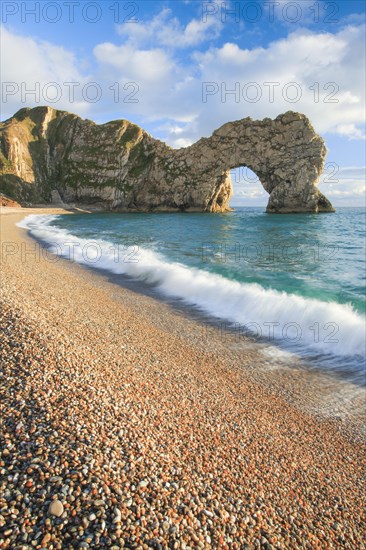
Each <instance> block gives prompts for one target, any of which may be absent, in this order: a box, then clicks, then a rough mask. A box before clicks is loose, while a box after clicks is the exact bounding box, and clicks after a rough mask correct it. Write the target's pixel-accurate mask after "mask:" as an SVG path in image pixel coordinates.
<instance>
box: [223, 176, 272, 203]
mask: <svg viewBox="0 0 366 550" xmlns="http://www.w3.org/2000/svg"><path fill="white" fill-rule="evenodd" d="M230 177H231V183H232V186H233V195H232V197H231V199H230V203H229V205H230V207H232V208H235V207H237V206H266V205H267V202H268V193H267V191H266V190H265V188H264V187H263V184H262V182H261V180H260V178H259V177H258V175H257V174H256V173H255V172H254V171H253V170H251V168H249V166H238V167H236V168H232V169H231V170H230Z"/></svg>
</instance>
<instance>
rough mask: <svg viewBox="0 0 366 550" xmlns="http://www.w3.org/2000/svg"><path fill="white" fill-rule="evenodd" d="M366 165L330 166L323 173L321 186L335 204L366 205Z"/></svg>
mask: <svg viewBox="0 0 366 550" xmlns="http://www.w3.org/2000/svg"><path fill="white" fill-rule="evenodd" d="M365 182H366V166H342V167H338V166H336V165H334V166H329V169H326V170H325V172H324V174H323V175H322V177H321V179H320V182H319V188H320V190H321V191H322V193H324V194H325V195H326V196H327V197H328V199H329V200H330V201H331V202H332V203H333V204H334V205H337V204H339V205H341V204H345V203H349V204H353V205H355V206H364V205H365V192H366V185H365Z"/></svg>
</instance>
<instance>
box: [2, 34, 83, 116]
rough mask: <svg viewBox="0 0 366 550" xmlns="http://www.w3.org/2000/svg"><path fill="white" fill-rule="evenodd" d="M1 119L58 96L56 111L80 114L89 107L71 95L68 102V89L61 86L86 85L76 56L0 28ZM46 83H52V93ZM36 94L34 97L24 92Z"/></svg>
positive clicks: (61, 48) (62, 49) (49, 44)
mask: <svg viewBox="0 0 366 550" xmlns="http://www.w3.org/2000/svg"><path fill="white" fill-rule="evenodd" d="M0 30H1V79H2V105H1V111H2V115H3V116H5V117H8V116H11V115H12V114H13V113H14V111H16V110H18V109H20V108H21V107H29V106H37V105H44V104H46V103H49V104H51V102H50V101H47V99H50V100H51V101H52V100H53V99H54V98H55V97H57V95H59V94H60V93H61V97H60V101H57V104H56V105H55V107H56V108H58V109H69V110H72V111H77V112H79V113H81V114H83V113H85V112H86V111H87V110H88V107H89V106H90V105H89V104H88V103H87V102H85V101H83V100H82V99H78V98H77V95H76V94H75V101H73V102H70V101H69V98H70V93H69V92H70V88H69V87H67V86H64V85H63V83H65V82H77V83H79V84H80V87H79V88H80V89H81V88H82V85H83V84H84V83H85V82H86V81H87V79H86V77H85V76H83V75H82V74H81V71H80V69H79V67H78V60H77V59H76V56H75V55H74V54H73V53H72V52H71V51H69V50H67V49H65V48H63V47H61V46H55V45H54V44H51V43H49V42H45V41H41V40H37V39H34V38H31V37H27V36H21V35H18V34H15V33H12V32H10V31H9V30H7V29H6V28H5V27H4V26H1V29H0ZM50 83H56V84H57V85H58V86H59V87H60V88H59V89H56V88H55V87H54V86H52V85H50ZM31 90H36V93H37V96H35V95H34V94H31V93H27V91H31ZM71 97H72V96H71Z"/></svg>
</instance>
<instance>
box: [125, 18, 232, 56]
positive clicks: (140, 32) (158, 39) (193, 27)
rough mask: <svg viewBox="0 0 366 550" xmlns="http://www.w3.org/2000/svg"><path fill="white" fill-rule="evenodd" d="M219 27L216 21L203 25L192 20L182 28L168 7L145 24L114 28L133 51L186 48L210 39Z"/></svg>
mask: <svg viewBox="0 0 366 550" xmlns="http://www.w3.org/2000/svg"><path fill="white" fill-rule="evenodd" d="M221 28H222V24H221V22H220V20H218V19H216V18H215V19H211V20H208V21H206V22H204V21H203V20H200V19H192V20H191V21H190V22H189V23H187V25H186V26H184V25H182V24H181V23H180V21H179V20H178V19H177V18H176V17H173V15H172V11H171V10H170V9H169V8H165V9H163V10H162V11H161V12H160V13H159V14H158V15H156V16H155V17H154V18H153V19H152V20H151V21H148V22H146V23H135V24H133V25H132V24H130V23H124V24H122V25H118V27H117V30H118V33H119V34H120V35H121V36H122V37H124V38H126V39H127V40H128V42H129V43H130V44H132V45H134V46H135V47H137V48H141V47H146V46H151V45H154V46H156V45H158V46H166V47H169V48H173V49H177V48H188V47H192V46H198V45H199V44H201V43H203V42H206V41H207V40H212V39H213V38H216V37H217V36H219V34H220V30H221Z"/></svg>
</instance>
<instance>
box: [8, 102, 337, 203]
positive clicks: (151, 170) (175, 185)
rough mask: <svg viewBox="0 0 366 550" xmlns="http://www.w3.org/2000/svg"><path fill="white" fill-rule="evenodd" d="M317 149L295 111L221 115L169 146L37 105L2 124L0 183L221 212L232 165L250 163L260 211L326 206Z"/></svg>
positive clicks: (21, 191) (20, 192)
mask: <svg viewBox="0 0 366 550" xmlns="http://www.w3.org/2000/svg"><path fill="white" fill-rule="evenodd" d="M325 155H326V148H325V145H324V142H323V140H322V139H321V138H320V137H319V136H318V135H317V134H316V133H315V131H314V129H313V127H312V126H311V124H310V122H309V120H308V119H307V118H306V117H305V116H304V115H301V114H298V113H293V112H288V113H285V114H284V115H280V116H279V117H277V118H276V119H275V120H271V119H268V118H266V119H264V120H262V121H255V120H252V119H250V118H246V119H243V120H239V121H236V122H229V123H227V124H225V125H224V126H222V127H221V128H219V129H218V130H216V131H215V132H214V133H213V134H212V136H211V137H210V138H202V139H200V140H199V141H198V142H197V143H195V144H193V145H191V146H190V147H186V148H183V149H178V150H175V149H172V148H171V147H169V146H168V145H166V144H165V143H162V142H161V141H158V140H156V139H154V138H152V137H151V136H150V135H149V134H147V133H146V132H145V131H144V130H142V129H141V128H139V127H138V126H136V125H134V124H132V123H130V122H128V121H125V120H117V121H112V122H108V123H107V124H102V125H97V124H95V123H94V122H92V121H90V120H82V119H81V118H79V117H78V116H76V115H73V114H70V113H66V112H63V111H57V110H54V109H51V108H50V107H37V108H35V109H21V110H20V111H19V112H18V113H16V114H15V115H14V116H13V117H12V118H11V119H9V120H7V121H5V122H3V123H1V124H0V168H1V181H0V190H2V191H3V192H4V193H5V194H7V195H10V196H12V197H13V198H15V199H16V200H19V201H20V202H27V201H28V202H37V201H38V202H39V201H44V202H50V201H51V200H52V199H54V197H55V196H58V194H59V195H60V197H61V198H62V199H63V200H64V201H65V202H67V203H76V204H83V203H84V204H89V205H90V204H93V203H94V204H98V205H100V206H103V207H105V208H106V209H119V210H126V211H152V210H159V211H164V210H167V211H168V210H172V211H174V210H177V211H179V210H188V211H208V212H225V211H227V210H229V209H230V208H229V201H230V198H231V196H232V193H233V189H232V184H231V180H230V170H231V169H233V168H236V167H239V166H248V167H249V168H250V169H251V170H253V171H254V172H255V173H256V174H257V176H258V178H259V179H260V181H261V183H262V185H263V187H264V188H265V190H266V191H267V192H268V193H269V203H268V207H267V211H268V212H318V211H319V212H320V211H326V212H330V211H333V208H332V205H331V204H330V202H329V201H328V200H327V199H326V198H325V197H324V195H322V194H321V193H320V191H319V190H318V189H317V187H316V184H317V182H318V180H319V176H320V174H321V172H322V170H323V166H324V159H325Z"/></svg>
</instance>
